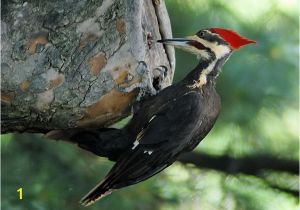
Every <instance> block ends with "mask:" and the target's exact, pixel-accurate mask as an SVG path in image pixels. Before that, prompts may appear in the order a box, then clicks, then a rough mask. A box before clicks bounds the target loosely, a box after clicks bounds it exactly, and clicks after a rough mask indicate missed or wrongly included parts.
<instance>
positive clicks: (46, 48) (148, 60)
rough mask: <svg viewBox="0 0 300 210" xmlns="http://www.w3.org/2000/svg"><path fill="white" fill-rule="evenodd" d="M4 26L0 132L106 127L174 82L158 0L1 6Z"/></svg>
mask: <svg viewBox="0 0 300 210" xmlns="http://www.w3.org/2000/svg"><path fill="white" fill-rule="evenodd" d="M1 26H2V32H1V38H2V48H1V54H2V63H1V68H2V72H1V73H2V74H1V83H2V85H1V106H2V113H1V117H2V120H1V129H2V133H7V132H16V131H21V132H44V131H49V130H52V129H67V128H74V127H97V128H99V127H106V126H109V125H111V124H113V123H114V122H116V121H118V120H120V119H121V118H123V117H125V116H128V115H129V114H130V112H131V109H132V105H133V103H134V102H135V101H136V100H137V98H138V97H139V98H140V97H143V96H145V95H147V94H154V93H155V91H159V90H160V89H162V88H165V87H166V86H168V85H170V84H171V82H172V79H173V74H174V68H175V58H174V50H173V49H172V48H166V47H164V46H163V45H161V44H156V43H155V42H153V40H156V39H161V38H165V37H168V38H169V37H172V34H171V26H170V21H169V18H168V14H167V10H166V7H165V4H164V1H163V0H156V1H154V0H153V1H151V0H145V1H143V0H102V1H101V0H99V1H82V0H74V1H68V0H65V1H61V0H53V1H41V0H35V1H30V2H24V1H21V0H13V1H8V0H4V1H2V8H1ZM152 85H153V86H154V88H155V89H153V88H152Z"/></svg>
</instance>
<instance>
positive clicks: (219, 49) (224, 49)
mask: <svg viewBox="0 0 300 210" xmlns="http://www.w3.org/2000/svg"><path fill="white" fill-rule="evenodd" d="M193 38H194V39H195V40H196V41H197V42H200V43H201V44H203V45H204V46H205V47H207V48H210V49H211V50H212V51H213V52H214V53H215V55H216V58H217V59H220V58H222V57H224V56H225V55H226V54H228V53H230V48H229V46H225V45H218V43H217V42H209V41H206V40H205V39H202V38H199V37H198V36H194V37H193Z"/></svg>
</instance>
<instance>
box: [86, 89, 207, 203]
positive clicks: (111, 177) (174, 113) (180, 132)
mask: <svg viewBox="0 0 300 210" xmlns="http://www.w3.org/2000/svg"><path fill="white" fill-rule="evenodd" d="M201 105H202V96H201V95H200V94H199V93H197V92H189V93H186V94H185V95H183V96H180V97H178V98H176V99H175V100H173V101H171V102H169V104H168V105H167V106H165V108H163V109H161V110H160V111H159V112H158V113H156V114H155V115H154V116H153V117H152V118H151V119H150V121H149V123H148V124H147V126H146V127H145V128H144V130H143V131H141V133H140V134H139V135H138V137H137V140H136V141H135V143H134V144H133V145H132V148H130V149H129V150H128V151H126V152H124V154H122V155H121V156H120V157H119V159H118V161H117V162H116V164H115V165H114V166H113V168H112V169H111V170H110V172H109V173H108V174H107V176H106V177H105V179H104V180H103V181H102V182H101V183H100V184H99V185H98V186H96V187H95V188H94V189H93V190H92V191H91V192H89V193H88V194H87V195H86V196H85V197H84V198H83V199H82V200H81V202H82V204H83V205H90V204H91V203H93V202H94V201H96V200H98V199H100V198H102V197H104V196H105V195H107V194H109V193H110V192H111V191H112V190H114V189H119V188H122V187H125V186H129V185H132V184H136V183H138V182H141V181H143V180H145V179H148V178H149V177H151V176H153V175H155V174H156V173H158V172H160V171H162V170H163V169H165V168H166V167H167V166H169V165H171V164H172V163H173V162H174V161H175V160H176V157H177V155H178V153H179V152H180V151H182V150H183V149H184V147H185V145H186V144H187V143H188V142H189V140H190V139H191V138H192V135H193V132H194V131H195V129H196V128H197V126H196V124H197V122H198V121H199V120H200V119H199V118H200V117H201V113H202V109H201V107H202V106H201Z"/></svg>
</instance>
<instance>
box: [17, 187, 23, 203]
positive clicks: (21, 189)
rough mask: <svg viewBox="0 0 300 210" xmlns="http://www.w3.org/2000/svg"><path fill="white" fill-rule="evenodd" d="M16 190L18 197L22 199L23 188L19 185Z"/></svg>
mask: <svg viewBox="0 0 300 210" xmlns="http://www.w3.org/2000/svg"><path fill="white" fill-rule="evenodd" d="M17 192H18V193H19V199H20V200H22V199H23V188H22V187H20V188H19V189H18V190H17Z"/></svg>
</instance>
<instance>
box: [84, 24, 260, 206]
mask: <svg viewBox="0 0 300 210" xmlns="http://www.w3.org/2000/svg"><path fill="white" fill-rule="evenodd" d="M157 42H158V43H162V44H166V45H173V46H175V47H177V48H180V49H183V50H186V51H188V52H191V53H193V54H195V55H196V56H197V57H198V58H199V60H200V61H199V64H198V65H197V66H196V67H195V68H194V70H192V71H191V72H190V73H188V74H187V76H186V77H185V78H184V79H183V80H182V81H180V82H178V83H176V84H173V85H171V86H169V87H167V88H165V89H163V90H162V91H161V92H159V93H158V94H157V95H155V96H151V97H149V98H148V99H147V100H145V101H142V102H141V104H140V107H139V110H138V112H136V113H134V114H133V118H132V119H131V121H130V122H129V123H128V124H127V125H126V126H125V127H124V128H123V129H122V130H112V131H110V132H111V133H119V134H116V135H115V134H110V135H108V136H109V137H110V136H114V135H115V137H114V138H116V136H118V137H117V138H116V139H122V138H123V137H122V136H124V138H127V139H131V143H130V144H129V145H128V146H127V147H126V149H125V150H124V151H122V152H120V150H117V151H119V154H118V155H117V156H116V157H115V160H116V163H115V165H114V166H113V167H112V169H111V170H110V171H109V173H108V174H107V175H106V177H105V178H104V180H103V181H102V182H100V183H99V184H98V185H97V186H96V187H95V188H93V189H92V190H91V191H90V192H89V193H88V194H87V195H86V196H84V197H83V198H82V200H81V203H82V204H83V205H85V206H88V205H90V204H92V203H94V202H95V201H97V200H99V199H101V198H103V197H104V196H106V195H108V194H110V193H111V192H113V191H115V190H117V189H120V188H123V187H126V186H130V185H133V184H137V183H139V182H141V181H144V180H146V179H148V178H150V177H152V176H153V175H155V174H157V173H159V172H160V171H162V170H164V169H165V168H167V167H168V166H170V165H171V164H172V163H174V162H175V161H176V159H177V157H178V156H179V155H180V154H182V153H184V152H188V151H191V150H193V149H194V148H195V147H196V146H197V145H198V144H199V143H200V141H201V140H202V139H203V138H204V137H205V136H206V135H207V134H208V132H209V131H210V130H211V129H212V127H213V125H214V124H215V122H216V120H217V117H218V115H219V112H220V108H221V103H220V97H219V95H218V94H217V92H216V90H215V86H216V79H217V77H218V75H219V73H220V71H221V67H222V66H223V65H224V63H225V62H226V61H227V60H228V58H229V56H230V55H231V54H232V53H233V52H234V51H236V50H237V49H239V48H240V47H242V46H244V45H247V44H254V43H256V42H255V41H253V40H250V39H247V38H245V37H243V36H241V35H239V34H238V33H236V32H234V31H232V30H228V29H223V28H209V29H203V30H200V31H198V32H197V33H196V34H195V35H193V36H189V37H186V38H172V39H163V40H158V41H157ZM94 136H95V135H94ZM97 136H99V135H98V134H96V138H97ZM125 136H126V137H125ZM102 137H103V136H102ZM108 141H109V140H108ZM118 141H119V142H120V141H121V140H118ZM114 155H115V154H114Z"/></svg>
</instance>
